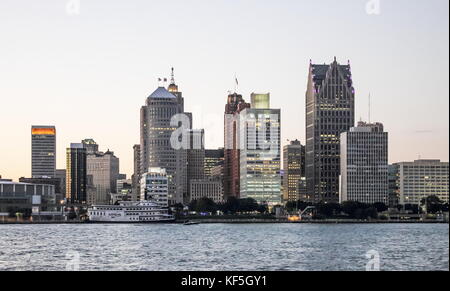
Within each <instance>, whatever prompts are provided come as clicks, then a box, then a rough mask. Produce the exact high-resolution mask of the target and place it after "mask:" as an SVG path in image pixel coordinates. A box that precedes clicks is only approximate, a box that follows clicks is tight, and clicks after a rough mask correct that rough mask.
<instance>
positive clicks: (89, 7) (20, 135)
mask: <svg viewBox="0 0 450 291" xmlns="http://www.w3.org/2000/svg"><path fill="white" fill-rule="evenodd" d="M67 2H69V1H68V0H67V1H66V0H40V1H30V0H2V1H0V101H1V102H0V104H1V105H0V127H1V134H0V175H2V176H3V177H4V178H13V179H17V178H18V177H21V176H30V175H31V136H30V135H31V125H33V124H36V125H55V126H56V127H57V145H58V152H57V157H58V160H57V165H58V168H65V148H66V147H67V146H68V145H69V144H70V143H71V142H80V141H81V140H82V139H84V138H93V139H94V140H95V141H97V143H98V144H99V145H100V149H101V150H104V151H106V150H107V149H110V150H112V151H114V152H115V153H116V155H117V156H118V157H119V158H120V162H121V172H123V173H127V174H129V175H131V173H132V163H133V159H132V157H133V150H132V147H133V145H134V144H136V143H138V142H139V110H140V107H141V106H142V105H143V104H144V102H145V99H146V97H147V96H148V95H149V94H151V93H152V92H153V91H154V90H155V89H156V87H157V85H158V83H157V78H159V77H169V74H170V68H171V67H172V66H173V67H175V73H176V80H177V83H178V85H179V87H180V90H181V91H183V94H184V96H185V103H186V106H185V107H186V110H187V111H191V112H193V114H194V127H195V128H205V130H206V142H207V147H208V148H217V147H220V146H223V112H224V106H225V102H226V96H227V92H228V91H229V90H233V89H234V76H235V75H237V77H238V79H239V83H240V87H239V92H240V93H242V94H243V95H244V97H245V99H247V100H248V101H249V99H250V93H252V92H258V93H259V92H261V93H265V92H270V93H271V98H272V100H271V102H272V107H273V108H281V109H282V137H283V144H285V143H287V139H295V138H298V139H300V140H301V141H302V143H305V121H304V119H305V91H306V84H307V74H308V65H309V60H310V59H312V61H313V62H314V63H331V62H332V61H333V58H334V56H336V57H337V59H338V62H341V63H347V60H350V61H351V64H352V72H353V80H354V85H355V89H356V104H357V108H356V116H357V119H359V118H360V117H361V118H362V119H364V120H365V119H367V117H368V95H369V93H371V95H372V121H379V122H382V123H384V125H385V128H386V130H387V131H389V133H390V162H398V161H409V160H414V159H417V158H418V157H419V156H421V157H422V158H436V159H442V160H445V161H448V152H449V133H448V132H449V81H448V80H449V55H448V54H449V14H448V10H449V7H448V6H449V2H448V0H414V1H412V0H380V8H381V10H380V14H379V15H375V14H372V15H370V14H368V13H367V12H366V3H367V2H368V0H340V1H336V0H315V1H312V0H308V1H306V0H277V1H275V0H164V1H156V0H128V1H119V0H80V4H81V6H80V11H79V12H80V13H79V14H74V15H70V14H69V13H67V11H66V4H67Z"/></svg>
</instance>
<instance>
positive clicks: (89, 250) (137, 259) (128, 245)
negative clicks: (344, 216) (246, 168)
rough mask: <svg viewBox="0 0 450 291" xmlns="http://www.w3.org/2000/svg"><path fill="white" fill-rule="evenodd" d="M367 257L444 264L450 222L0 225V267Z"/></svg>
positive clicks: (337, 266)
mask: <svg viewBox="0 0 450 291" xmlns="http://www.w3.org/2000/svg"><path fill="white" fill-rule="evenodd" d="M368 253H369V254H371V256H370V258H369V259H368V258H367V257H366V254H368ZM374 259H375V260H376V261H374ZM374 262H375V264H374ZM368 264H369V266H379V268H380V269H381V270H386V271H387V270H447V271H448V270H449V226H448V224H336V225H327V224H201V225H191V226H184V225H177V224H167V225H133V224H129V225H122V224H121V225H98V224H87V225H83V224H77V225H64V224H63V225H0V270H55V271H61V270H62V271H64V270H81V271H83V270H107V271H108V270H142V271H152V270H155V271H197V270H199V271H208V270H218V271H241V270H249V271H270V270H293V271H294V270H300V271H301V270H311V271H320V270H362V271H364V270H366V266H367V265H368Z"/></svg>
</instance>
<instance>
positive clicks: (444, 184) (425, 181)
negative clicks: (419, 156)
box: [394, 160, 449, 205]
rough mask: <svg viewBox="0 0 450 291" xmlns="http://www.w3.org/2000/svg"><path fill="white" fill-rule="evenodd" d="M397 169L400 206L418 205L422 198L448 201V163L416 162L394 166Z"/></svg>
mask: <svg viewBox="0 0 450 291" xmlns="http://www.w3.org/2000/svg"><path fill="white" fill-rule="evenodd" d="M394 165H395V166H397V169H398V179H399V181H398V185H399V196H400V204H401V205H420V203H421V200H422V199H423V198H426V197H429V196H433V195H434V196H437V197H439V199H441V200H442V201H443V202H445V203H448V202H449V201H448V200H449V188H448V176H449V163H448V162H441V161H440V160H416V161H414V162H401V163H396V164H394Z"/></svg>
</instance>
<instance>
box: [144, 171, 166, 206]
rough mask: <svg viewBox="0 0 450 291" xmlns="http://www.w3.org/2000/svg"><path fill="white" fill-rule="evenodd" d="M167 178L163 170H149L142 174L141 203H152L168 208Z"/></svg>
mask: <svg viewBox="0 0 450 291" xmlns="http://www.w3.org/2000/svg"><path fill="white" fill-rule="evenodd" d="M169 187H170V186H169V178H168V177H167V173H166V170H165V169H161V168H150V169H148V172H146V173H144V174H142V178H141V201H153V202H155V203H157V204H159V205H160V206H162V207H168V206H169Z"/></svg>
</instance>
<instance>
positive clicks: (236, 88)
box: [234, 74, 239, 93]
mask: <svg viewBox="0 0 450 291" xmlns="http://www.w3.org/2000/svg"><path fill="white" fill-rule="evenodd" d="M234 79H235V81H236V84H235V86H234V93H237V91H238V89H239V80H238V78H237V76H236V74H234Z"/></svg>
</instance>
